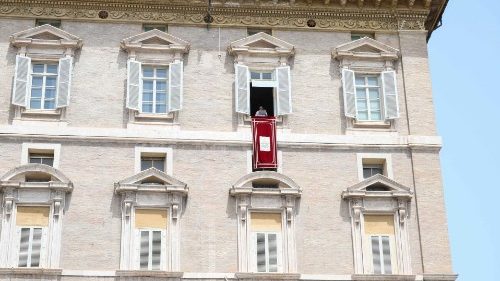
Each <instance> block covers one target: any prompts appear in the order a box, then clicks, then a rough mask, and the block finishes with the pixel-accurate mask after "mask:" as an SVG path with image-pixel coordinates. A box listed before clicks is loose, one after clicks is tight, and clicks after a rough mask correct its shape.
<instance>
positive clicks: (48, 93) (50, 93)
mask: <svg viewBox="0 0 500 281" xmlns="http://www.w3.org/2000/svg"><path fill="white" fill-rule="evenodd" d="M55 97H56V89H55V88H49V89H45V99H53V98H55Z"/></svg>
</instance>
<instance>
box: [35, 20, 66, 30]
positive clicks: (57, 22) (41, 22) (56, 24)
mask: <svg viewBox="0 0 500 281" xmlns="http://www.w3.org/2000/svg"><path fill="white" fill-rule="evenodd" d="M45 24H49V25H51V26H53V27H57V28H61V20H54V19H37V20H36V21H35V26H41V25H45Z"/></svg>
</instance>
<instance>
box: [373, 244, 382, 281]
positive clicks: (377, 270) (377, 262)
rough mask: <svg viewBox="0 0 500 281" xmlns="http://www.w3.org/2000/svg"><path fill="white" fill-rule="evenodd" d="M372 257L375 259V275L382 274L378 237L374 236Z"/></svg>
mask: <svg viewBox="0 0 500 281" xmlns="http://www.w3.org/2000/svg"><path fill="white" fill-rule="evenodd" d="M372 257H373V273H375V274H381V273H382V271H381V265H380V262H381V261H380V249H379V244H378V236H372Z"/></svg>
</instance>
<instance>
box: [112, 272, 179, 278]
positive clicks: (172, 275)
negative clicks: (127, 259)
mask: <svg viewBox="0 0 500 281" xmlns="http://www.w3.org/2000/svg"><path fill="white" fill-rule="evenodd" d="M183 274H184V273H183V272H170V271H159V270H158V271H157V270H117V271H116V276H119V277H161V278H177V279H179V280H180V278H181V277H182V275H183Z"/></svg>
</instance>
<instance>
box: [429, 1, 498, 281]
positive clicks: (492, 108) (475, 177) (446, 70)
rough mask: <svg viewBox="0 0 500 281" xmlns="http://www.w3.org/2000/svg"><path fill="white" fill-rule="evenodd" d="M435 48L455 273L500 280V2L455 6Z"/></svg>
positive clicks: (464, 278) (472, 280)
mask: <svg viewBox="0 0 500 281" xmlns="http://www.w3.org/2000/svg"><path fill="white" fill-rule="evenodd" d="M428 47H429V58H430V68H431V74H432V84H433V94H434V104H435V109H436V117H437V125H438V131H439V134H440V135H441V136H442V137H443V142H444V146H443V149H442V150H441V165H442V173H443V180H444V189H445V201H446V208H447V214H448V227H449V233H450V240H451V251H452V256H453V268H454V271H455V272H456V273H458V274H459V278H458V280H460V281H476V280H488V281H489V280H491V281H493V280H500V180H499V178H498V177H499V175H500V162H499V161H500V148H499V145H500V141H499V138H500V87H499V86H498V85H497V84H499V85H500V83H499V82H500V1H498V0H474V1H471V0H450V1H449V4H448V7H447V9H446V10H445V13H444V16H443V26H442V27H440V28H439V29H437V30H436V31H434V32H433V34H432V37H431V39H430V41H429V46H428Z"/></svg>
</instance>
